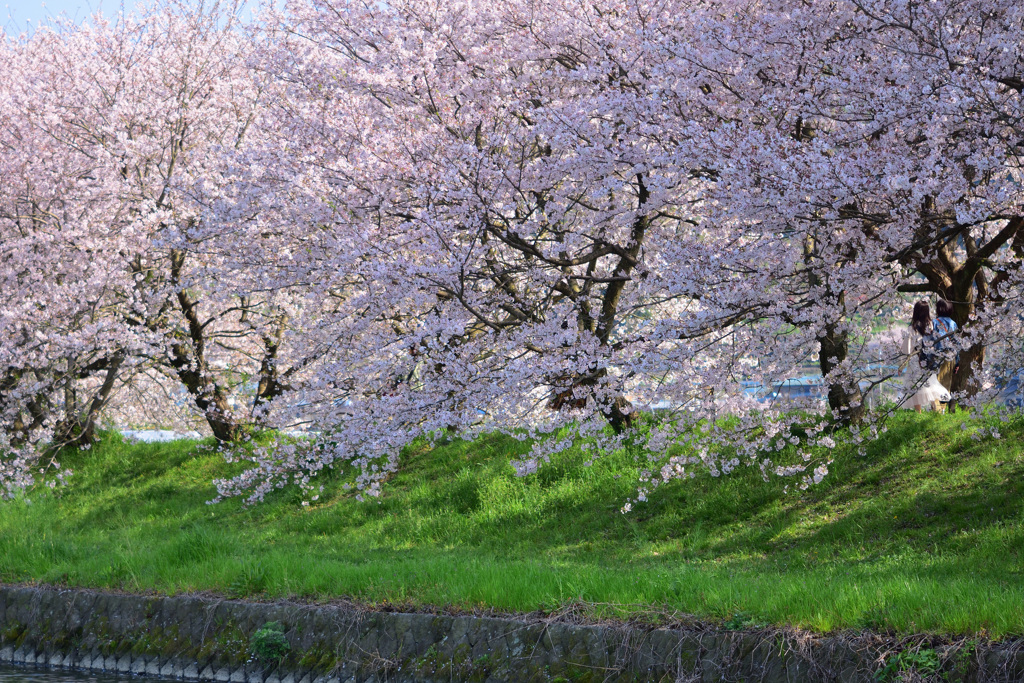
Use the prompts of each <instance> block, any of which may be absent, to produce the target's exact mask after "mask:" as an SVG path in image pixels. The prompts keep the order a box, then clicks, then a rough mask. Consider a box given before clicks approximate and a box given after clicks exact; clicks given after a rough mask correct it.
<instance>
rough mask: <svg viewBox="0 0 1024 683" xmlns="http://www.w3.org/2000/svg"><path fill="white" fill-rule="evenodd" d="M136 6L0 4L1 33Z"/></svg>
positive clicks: (127, 2)
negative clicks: (58, 18)
mask: <svg viewBox="0 0 1024 683" xmlns="http://www.w3.org/2000/svg"><path fill="white" fill-rule="evenodd" d="M137 4H139V0H0V31H2V30H4V29H7V31H8V33H11V32H14V33H19V32H21V31H24V30H25V29H26V28H29V27H30V26H36V25H37V24H38V23H39V22H40V21H42V20H43V19H46V18H47V17H56V16H60V14H61V13H62V12H66V13H67V16H68V17H69V18H70V19H71V20H73V21H74V22H75V23H81V22H82V21H83V20H85V19H87V18H89V17H90V16H92V15H93V14H94V13H95V12H96V10H102V12H103V14H105V15H107V16H116V15H117V14H118V13H119V12H120V11H121V10H122V9H125V10H126V11H128V12H130V11H131V10H132V9H133V8H134V7H135V6H136V5H137ZM283 4H284V2H283V0H275V5H277V6H278V7H281V6H283ZM258 5H259V2H258V0H249V2H247V3H246V6H247V8H248V10H252V9H255V8H256V7H257V6H258ZM243 16H245V15H244V14H243Z"/></svg>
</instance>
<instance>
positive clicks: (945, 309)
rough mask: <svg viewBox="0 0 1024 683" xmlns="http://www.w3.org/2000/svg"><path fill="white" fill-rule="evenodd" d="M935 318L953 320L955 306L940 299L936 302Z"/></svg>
mask: <svg viewBox="0 0 1024 683" xmlns="http://www.w3.org/2000/svg"><path fill="white" fill-rule="evenodd" d="M935 317H936V318H952V317H953V304H951V303H949V302H948V301H946V300H945V299H939V300H938V301H936V302H935Z"/></svg>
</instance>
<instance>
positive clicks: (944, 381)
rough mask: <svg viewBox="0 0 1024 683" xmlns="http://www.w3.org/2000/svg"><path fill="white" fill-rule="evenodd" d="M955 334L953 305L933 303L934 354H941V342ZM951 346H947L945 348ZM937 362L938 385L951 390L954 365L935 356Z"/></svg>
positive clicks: (940, 300) (943, 300)
mask: <svg viewBox="0 0 1024 683" xmlns="http://www.w3.org/2000/svg"><path fill="white" fill-rule="evenodd" d="M954 332H956V321H955V320H953V304H951V303H949V302H948V301H946V300H945V299H939V300H938V301H936V302H935V322H933V323H932V339H933V343H934V345H935V353H936V354H940V353H941V352H942V347H943V343H944V342H943V340H944V339H945V338H946V337H948V336H949V335H951V334H953V333H954ZM949 345H951V344H947V347H948V346H949ZM936 359H937V360H938V371H937V372H936V374H937V375H938V378H939V383H940V384H941V385H942V386H944V387H946V390H947V391H948V390H951V389H952V388H953V374H954V373H955V372H956V363H955V362H954V361H951V360H943V359H942V358H941V357H940V356H938V355H936Z"/></svg>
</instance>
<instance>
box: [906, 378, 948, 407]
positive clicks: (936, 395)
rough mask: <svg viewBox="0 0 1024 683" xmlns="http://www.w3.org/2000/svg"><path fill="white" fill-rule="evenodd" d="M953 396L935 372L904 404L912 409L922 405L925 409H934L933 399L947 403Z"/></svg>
mask: <svg viewBox="0 0 1024 683" xmlns="http://www.w3.org/2000/svg"><path fill="white" fill-rule="evenodd" d="M952 398H953V396H952V394H950V393H949V391H948V390H947V389H946V387H944V386H942V383H941V382H940V381H939V376H938V375H936V374H935V373H934V372H933V373H932V374H931V376H930V377H929V378H928V381H927V382H925V383H924V386H923V387H921V388H920V389H918V391H917V393H916V394H914V395H913V396H911V397H910V398H908V399H907V402H906V403H904V404H903V407H904V408H910V409H911V410H913V409H915V408H918V407H921V408H924V409H925V410H931V409H932V401H941V402H943V403H946V402H947V401H950V400H951V399H952Z"/></svg>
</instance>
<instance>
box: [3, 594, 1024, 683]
mask: <svg viewBox="0 0 1024 683" xmlns="http://www.w3.org/2000/svg"><path fill="white" fill-rule="evenodd" d="M268 622H278V623H279V624H280V625H281V627H282V628H283V631H284V636H285V638H286V639H287V641H288V648H289V651H288V654H287V655H286V656H285V657H284V658H283V659H281V660H280V661H267V660H266V659H260V658H259V657H258V656H256V655H255V654H254V650H253V648H254V645H253V643H254V639H253V636H254V634H255V633H256V632H257V631H258V630H260V629H261V628H263V627H264V626H265V625H266V624H267V623H268ZM917 645H918V646H921V643H917ZM896 646H897V647H898V646H899V644H898V643H897V644H896ZM903 646H906V643H904V644H903ZM893 647H894V642H893V641H891V640H890V641H886V640H885V639H882V638H879V637H877V636H856V637H843V636H838V637H831V638H828V637H821V638H815V637H809V636H802V635H800V634H795V633H783V632H781V631H775V632H749V633H746V632H729V631H716V630H707V629H696V628H693V629H689V628H654V627H638V626H632V625H621V624H620V625H606V626H602V625H583V624H573V623H567V622H564V621H557V620H543V619H539V618H537V619H527V618H523V619H498V618H481V617H472V616H448V615H437V614H407V613H395V612H373V611H368V610H364V609H360V608H358V607H354V606H350V605H305V604H296V603H287V602H279V603H273V604H263V603H251V602H242V601H234V600H218V599H212V598H207V597H194V596H177V597H156V596H137V595H119V594H111V593H104V592H98V591H90V590H79V589H74V590H60V589H55V588H34V587H33V588H29V587H3V586H0V662H21V663H27V664H34V665H37V666H51V667H74V668H80V669H91V670H104V671H117V672H123V673H129V672H130V673H137V674H151V675H159V676H163V677H167V678H179V679H183V680H188V681H218V682H220V683H363V682H380V683H383V682H384V681H395V682H396V683H400V682H405V681H424V682H429V681H479V682H487V681H524V682H538V683H540V682H544V681H546V682H549V683H555V682H559V683H567V682H568V681H580V682H587V681H589V682H597V681H764V682H766V683H775V682H780V683H781V682H782V681H787V682H788V681H801V682H802V681H869V680H875V678H874V677H873V673H874V672H875V671H877V670H878V669H879V667H880V662H882V661H883V659H884V657H881V656H880V655H881V654H882V653H884V652H886V651H890V652H891V651H892V649H893ZM934 650H935V652H936V653H938V654H939V655H940V657H941V660H942V662H943V664H942V671H941V672H939V674H944V675H946V676H947V678H945V679H942V678H937V680H970V681H1021V680H1024V653H1022V652H1020V651H1019V650H1020V644H1019V643H1018V644H1017V645H1016V646H1011V645H1006V644H1003V645H986V644H974V643H971V644H966V645H965V644H960V645H958V646H952V645H947V646H945V647H936V648H934ZM890 656H892V655H890ZM907 661H908V662H910V661H911V658H907ZM904 669H905V670H904V671H903V672H902V674H899V675H900V676H904V675H910V671H909V669H906V667H904ZM939 674H937V676H938V675H939ZM949 675H952V676H953V677H952V678H948V676H949ZM889 680H901V679H900V678H897V677H891V678H889ZM907 680H910V679H907ZM914 680H922V679H921V678H920V677H918V678H915V679H914Z"/></svg>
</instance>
